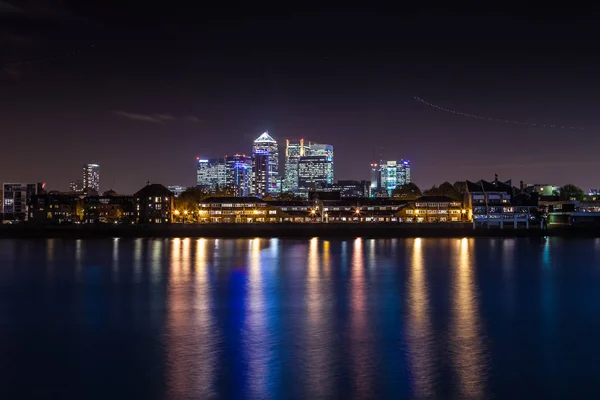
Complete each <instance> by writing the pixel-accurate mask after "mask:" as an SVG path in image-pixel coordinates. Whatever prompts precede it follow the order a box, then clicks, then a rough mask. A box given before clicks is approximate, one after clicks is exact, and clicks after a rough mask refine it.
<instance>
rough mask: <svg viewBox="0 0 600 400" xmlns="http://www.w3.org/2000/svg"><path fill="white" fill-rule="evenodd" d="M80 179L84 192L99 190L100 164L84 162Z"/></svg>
mask: <svg viewBox="0 0 600 400" xmlns="http://www.w3.org/2000/svg"><path fill="white" fill-rule="evenodd" d="M82 181H83V191H84V192H85V193H90V192H97V193H98V192H100V165H98V164H85V165H84V166H83V179H82Z"/></svg>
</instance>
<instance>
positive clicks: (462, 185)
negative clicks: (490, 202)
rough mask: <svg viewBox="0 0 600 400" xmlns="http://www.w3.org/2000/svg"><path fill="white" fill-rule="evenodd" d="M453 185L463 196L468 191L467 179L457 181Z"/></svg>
mask: <svg viewBox="0 0 600 400" xmlns="http://www.w3.org/2000/svg"><path fill="white" fill-rule="evenodd" d="M452 187H453V188H454V190H455V191H456V193H459V194H460V195H461V198H462V197H463V196H464V195H465V194H466V193H467V181H456V182H454V184H452Z"/></svg>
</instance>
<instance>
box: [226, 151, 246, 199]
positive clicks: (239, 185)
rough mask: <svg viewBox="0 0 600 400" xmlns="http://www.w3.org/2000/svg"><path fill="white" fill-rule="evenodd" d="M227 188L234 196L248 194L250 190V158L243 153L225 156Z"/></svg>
mask: <svg viewBox="0 0 600 400" xmlns="http://www.w3.org/2000/svg"><path fill="white" fill-rule="evenodd" d="M225 163H226V166H227V188H228V190H230V191H231V192H232V194H233V195H234V196H249V195H250V192H251V191H252V160H251V159H250V157H246V155H245V154H235V155H233V156H225Z"/></svg>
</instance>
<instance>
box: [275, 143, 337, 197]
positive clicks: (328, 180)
mask: <svg viewBox="0 0 600 400" xmlns="http://www.w3.org/2000/svg"><path fill="white" fill-rule="evenodd" d="M333 179H334V168H333V146H332V145H329V144H321V143H312V142H309V143H308V145H306V144H305V142H304V139H301V140H300V141H299V142H294V143H291V142H290V141H289V140H288V141H286V164H285V179H284V190H285V191H287V192H296V191H306V190H307V189H311V188H322V187H325V186H326V185H331V184H333Z"/></svg>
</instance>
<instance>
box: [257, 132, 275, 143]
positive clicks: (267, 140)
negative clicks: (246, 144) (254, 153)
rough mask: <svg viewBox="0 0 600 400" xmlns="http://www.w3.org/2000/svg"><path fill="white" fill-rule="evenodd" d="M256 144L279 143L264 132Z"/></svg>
mask: <svg viewBox="0 0 600 400" xmlns="http://www.w3.org/2000/svg"><path fill="white" fill-rule="evenodd" d="M254 143H277V142H276V141H275V139H273V138H272V137H271V136H270V135H269V133H268V132H264V133H263V134H262V135H260V136H259V137H258V138H256V140H255V141H254Z"/></svg>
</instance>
